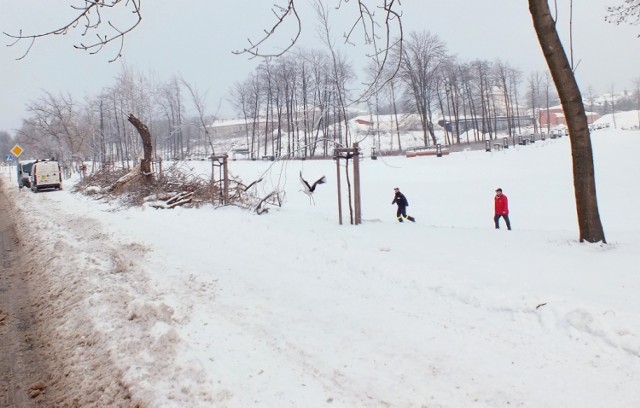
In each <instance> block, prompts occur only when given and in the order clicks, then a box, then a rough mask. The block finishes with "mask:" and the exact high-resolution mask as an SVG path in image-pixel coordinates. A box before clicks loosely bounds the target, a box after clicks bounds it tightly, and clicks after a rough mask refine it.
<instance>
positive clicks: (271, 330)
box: [5, 130, 640, 408]
mask: <svg viewBox="0 0 640 408" xmlns="http://www.w3.org/2000/svg"><path fill="white" fill-rule="evenodd" d="M593 141H594V152H595V159H596V174H597V182H598V193H599V207H600V213H601V217H602V222H603V224H604V227H605V232H606V234H607V238H608V241H609V244H607V245H602V244H580V243H578V242H577V237H578V227H577V221H576V212H575V203H574V199H573V187H572V176H571V163H570V150H569V140H568V139H567V138H561V139H556V140H547V141H545V142H536V143H535V144H534V145H530V146H517V147H515V148H511V149H508V150H504V151H499V152H493V153H485V152H482V151H474V152H462V153H455V154H451V155H449V156H445V157H443V158H435V157H419V158H412V159H406V158H402V157H394V158H379V159H378V160H369V159H367V160H365V161H363V162H362V166H361V172H362V197H363V202H362V208H363V218H364V223H363V224H362V225H360V226H351V225H343V226H340V225H338V222H337V219H338V216H337V214H338V211H337V204H336V202H337V193H336V176H335V174H336V169H335V164H334V162H332V161H305V162H302V161H293V162H275V163H271V162H249V161H234V162H232V163H231V164H230V171H231V172H232V173H233V174H237V175H239V176H240V177H242V178H243V179H244V180H245V181H248V182H250V181H253V180H254V179H256V178H257V177H258V176H259V175H261V174H264V175H265V180H266V184H267V185H265V186H264V187H263V188H264V189H265V191H271V189H273V188H274V187H275V186H277V187H279V188H282V189H284V190H285V191H286V192H287V197H286V202H285V204H284V206H283V207H282V208H278V209H272V210H271V211H270V212H269V214H267V215H262V216H258V215H255V214H252V213H249V212H246V211H243V210H241V209H238V208H233V207H227V208H220V209H213V208H207V207H205V208H201V209H184V208H176V209H174V210H152V209H148V208H147V209H141V208H132V209H122V208H114V207H113V206H111V205H109V204H106V203H99V202H95V201H93V200H92V199H90V198H87V197H83V196H80V195H78V194H72V193H71V192H70V188H69V187H70V186H69V185H67V189H66V190H64V191H61V192H43V193H38V194H32V193H31V192H29V191H21V192H18V191H17V189H15V188H13V184H11V185H10V186H11V188H10V189H9V188H8V187H7V185H9V183H5V188H7V190H8V193H9V195H10V197H11V198H12V199H13V200H14V202H15V203H16V205H17V206H19V207H18V209H17V217H18V219H19V220H20V222H21V228H20V229H21V232H22V234H23V236H24V242H25V244H26V245H27V246H28V250H29V253H30V256H32V257H33V264H34V269H33V274H37V281H38V282H40V283H41V287H40V289H39V294H40V301H41V302H46V304H47V305H48V311H49V312H48V313H49V315H48V316H46V320H48V321H49V329H50V331H51V338H52V342H54V341H55V342H60V344H62V345H63V352H64V353H66V354H65V358H66V359H67V360H68V361H69V367H68V368H67V370H68V371H69V375H74V373H75V375H81V374H84V375H85V376H86V377H87V378H86V381H85V383H84V385H83V386H82V387H85V388H88V389H89V388H91V387H95V386H96V385H98V384H111V385H110V386H109V387H113V388H114V389H115V388H118V387H125V388H126V389H127V390H128V392H129V393H130V395H131V401H132V403H140V404H141V405H143V406H155V407H185V406H188V407H209V406H217V407H247V406H257V407H285V406H291V407H323V406H334V407H387V406H392V407H403V408H404V407H424V406H428V407H461V406H471V405H474V406H487V407H495V406H506V405H511V406H545V407H602V406H616V407H634V406H640V392H639V391H638V386H637V385H638V384H639V383H640V316H639V315H638V310H640V296H638V293H640V273H638V267H637V260H638V259H639V255H640V219H639V217H637V216H636V210H637V208H638V207H639V206H640V189H639V188H638V183H637V180H636V178H637V175H638V174H640V164H638V163H639V162H638V161H637V158H636V157H635V156H636V154H635V153H634V152H638V151H640V133H639V132H637V131H636V132H621V131H614V130H605V131H600V132H596V133H595V134H594V137H593ZM193 166H194V171H201V172H203V173H206V171H207V169H206V163H204V164H201V163H195V162H194V163H193ZM197 166H204V167H203V168H201V169H198V168H196V167H197ZM299 171H302V172H303V174H304V175H305V177H306V178H308V179H316V178H317V177H319V176H321V175H323V174H324V175H327V179H328V183H327V184H324V185H321V186H319V187H318V189H317V191H316V193H315V205H312V204H310V203H309V200H308V198H307V197H306V196H305V195H304V194H303V193H301V192H300V191H299V190H300V188H301V187H300V185H299V182H298V172H299ZM342 175H343V177H344V172H343V173H342ZM5 176H6V177H7V178H8V175H5ZM5 181H6V179H5ZM343 183H344V179H343ZM395 186H398V187H400V188H401V189H402V191H403V192H404V193H405V194H406V195H407V197H408V199H409V202H410V207H409V210H410V211H409V213H410V214H411V215H413V216H415V217H416V218H417V220H418V222H417V223H416V224H411V223H403V224H399V223H397V222H395V220H394V218H395V208H394V207H392V206H391V205H390V203H391V199H392V194H393V191H392V189H393V187H395ZM497 187H502V188H503V190H504V193H505V194H506V195H507V196H508V197H509V199H510V208H511V220H512V224H513V227H514V230H513V231H506V230H504V229H501V230H497V231H496V230H494V229H493V226H492V203H493V191H494V190H495V188H497ZM344 214H345V215H346V220H347V224H348V209H347V208H346V207H345V208H344ZM34 279H35V275H34ZM109 387H107V388H106V390H105V391H103V392H97V391H96V392H87V391H86V390H84V391H81V392H85V394H86V395H87V397H86V398H85V400H84V402H85V403H86V404H85V405H91V404H95V406H99V405H105V404H108V403H113V401H111V400H109V396H110V395H112V394H113V393H111V394H110V393H109V390H110V388H109ZM114 392H115V391H114Z"/></svg>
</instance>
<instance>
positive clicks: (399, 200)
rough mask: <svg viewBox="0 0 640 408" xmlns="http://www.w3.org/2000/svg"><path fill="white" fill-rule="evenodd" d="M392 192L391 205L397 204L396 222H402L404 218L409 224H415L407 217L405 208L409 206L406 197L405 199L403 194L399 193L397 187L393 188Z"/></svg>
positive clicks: (411, 218) (413, 219)
mask: <svg viewBox="0 0 640 408" xmlns="http://www.w3.org/2000/svg"><path fill="white" fill-rule="evenodd" d="M393 191H394V192H395V195H394V196H393V201H392V202H391V204H398V211H397V212H396V217H398V221H400V222H403V221H404V220H403V218H406V219H408V220H409V221H411V222H416V219H415V218H413V217H412V216H410V215H407V207H408V206H409V202H408V201H407V197H405V196H404V194H402V193H401V192H400V189H399V188H398V187H396V188H394V189H393Z"/></svg>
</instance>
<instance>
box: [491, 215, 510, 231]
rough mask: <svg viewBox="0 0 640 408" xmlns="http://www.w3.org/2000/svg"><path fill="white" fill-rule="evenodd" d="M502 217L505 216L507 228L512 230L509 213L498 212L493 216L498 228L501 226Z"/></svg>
mask: <svg viewBox="0 0 640 408" xmlns="http://www.w3.org/2000/svg"><path fill="white" fill-rule="evenodd" d="M500 217H502V218H504V222H505V223H506V224H507V229H508V230H511V222H510V221H509V214H496V215H495V216H494V217H493V222H494V223H495V224H496V229H499V228H500Z"/></svg>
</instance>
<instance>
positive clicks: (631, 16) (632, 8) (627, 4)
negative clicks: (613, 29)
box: [605, 0, 640, 37]
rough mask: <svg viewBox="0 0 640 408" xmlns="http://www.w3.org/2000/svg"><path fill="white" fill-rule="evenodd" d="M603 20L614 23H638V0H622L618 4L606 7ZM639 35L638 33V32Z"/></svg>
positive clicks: (639, 10) (639, 6) (639, 17)
mask: <svg viewBox="0 0 640 408" xmlns="http://www.w3.org/2000/svg"><path fill="white" fill-rule="evenodd" d="M607 12H608V13H609V14H608V15H607V16H606V17H605V20H606V21H608V22H610V23H614V24H617V25H619V24H622V23H629V24H634V25H636V24H640V0H624V2H623V3H622V4H620V5H618V6H611V7H607ZM638 37H640V34H638Z"/></svg>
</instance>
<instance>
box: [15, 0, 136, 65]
mask: <svg viewBox="0 0 640 408" xmlns="http://www.w3.org/2000/svg"><path fill="white" fill-rule="evenodd" d="M141 1H142V0H83V1H82V2H81V3H83V4H82V5H79V6H78V5H72V6H71V8H72V9H73V10H74V12H75V14H74V15H73V16H72V17H71V19H70V20H69V21H67V22H64V23H63V24H62V25H60V26H59V27H58V28H56V29H54V30H51V31H47V32H42V33H36V34H27V33H23V32H22V30H20V32H19V33H7V32H3V33H4V34H5V35H6V36H8V37H10V38H13V39H14V40H15V41H14V42H13V44H10V45H15V44H17V43H20V42H23V41H26V42H28V45H27V49H26V50H25V52H24V54H23V55H22V56H21V57H20V58H18V59H22V58H24V57H25V56H26V55H27V54H28V53H29V51H30V50H31V47H33V44H34V43H35V41H36V40H37V39H40V38H43V37H49V36H56V35H67V34H68V33H69V32H71V31H73V30H76V29H77V30H80V31H81V36H82V37H83V38H93V40H90V41H88V42H86V43H84V42H80V43H79V44H76V45H74V47H75V48H76V49H80V50H85V51H88V52H89V53H91V54H95V53H97V52H99V51H100V50H101V49H102V48H103V47H104V46H105V45H107V44H109V43H111V42H114V41H119V42H120V49H119V50H118V53H117V54H116V56H115V57H114V58H113V59H111V61H115V60H116V59H118V58H119V57H121V56H122V49H123V47H124V37H125V35H126V34H128V33H129V32H131V31H132V30H133V29H134V28H136V27H137V26H138V24H140V21H142V14H141V8H140V7H141ZM123 10H124V11H127V13H122V11H123ZM112 14H113V15H116V16H117V18H118V23H116V22H114V21H112V20H111V19H110V18H109V16H110V15H112ZM124 14H127V15H129V16H131V17H132V18H131V19H130V20H128V21H125V22H124V24H122V25H121V24H120V23H121V22H122V20H123V15H124ZM94 36H95V37H94Z"/></svg>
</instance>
